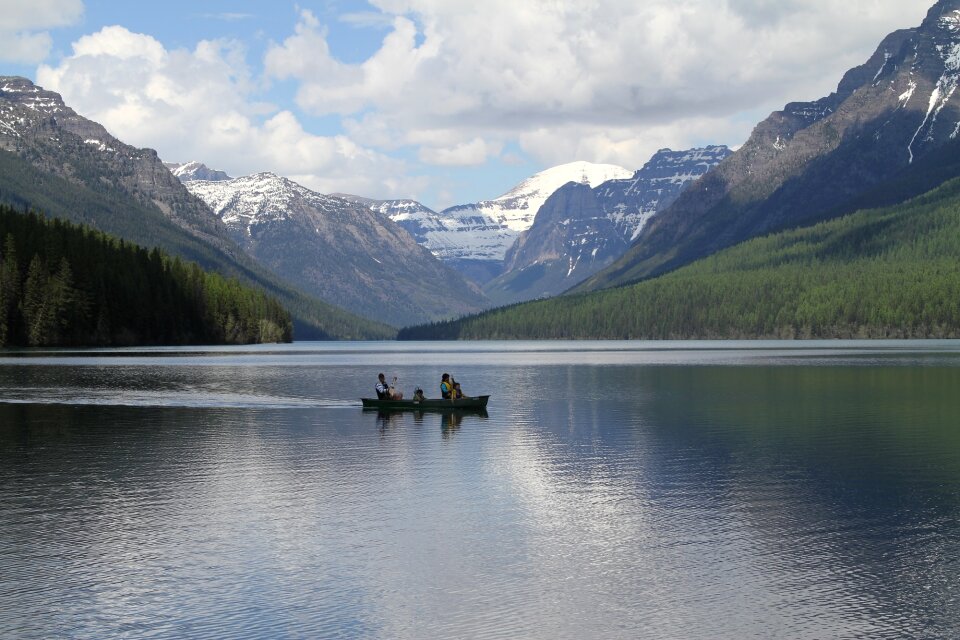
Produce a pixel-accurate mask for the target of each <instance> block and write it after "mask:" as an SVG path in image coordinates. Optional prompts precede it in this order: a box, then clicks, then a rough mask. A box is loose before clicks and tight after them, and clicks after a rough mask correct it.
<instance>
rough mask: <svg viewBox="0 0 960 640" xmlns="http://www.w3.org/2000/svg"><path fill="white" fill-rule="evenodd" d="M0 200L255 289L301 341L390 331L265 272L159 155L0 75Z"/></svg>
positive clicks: (18, 79)
mask: <svg viewBox="0 0 960 640" xmlns="http://www.w3.org/2000/svg"><path fill="white" fill-rule="evenodd" d="M0 201H3V202H6V203H10V204H13V205H15V206H17V207H20V208H25V207H34V208H37V209H40V210H42V211H43V212H44V214H45V215H47V216H49V217H53V218H61V219H65V220H70V221H73V222H78V223H83V224H86V225H89V226H92V227H94V228H97V229H99V230H101V231H104V232H106V233H110V234H112V235H114V236H117V237H119V238H122V239H124V240H126V241H129V242H135V243H137V244H139V245H142V246H143V247H147V248H149V247H161V248H163V249H164V250H166V251H167V252H169V253H170V254H172V255H176V256H180V257H182V258H185V259H187V260H191V261H194V262H196V263H198V264H200V265H201V266H202V267H204V268H205V269H208V270H215V271H217V272H219V273H221V274H223V275H226V276H229V277H237V278H239V279H240V280H241V281H242V282H244V283H246V284H251V285H254V286H256V287H258V288H261V289H263V290H265V291H267V292H269V293H270V294H271V295H274V296H276V297H277V298H278V299H279V300H280V301H281V302H282V303H283V304H284V305H285V306H286V307H287V308H288V309H290V311H291V313H292V315H293V318H294V324H295V331H296V336H297V338H298V339H311V338H312V339H329V338H341V339H349V338H384V337H387V336H389V335H390V332H389V329H388V328H387V327H384V326H382V325H380V324H379V323H374V322H372V321H370V320H367V319H364V318H360V317H358V316H355V315H353V314H349V313H347V312H345V311H343V310H342V309H339V308H336V307H334V306H332V305H329V304H326V303H324V302H321V301H320V300H318V299H316V298H311V297H309V296H307V295H305V294H304V293H303V292H302V291H300V290H296V289H294V288H293V287H291V286H290V285H289V283H287V282H284V281H282V280H281V279H280V278H279V277H277V275H276V274H274V273H270V272H269V271H268V270H267V269H265V268H264V267H263V266H262V265H261V264H260V263H258V262H257V261H256V260H254V259H253V258H252V257H250V256H249V255H247V254H246V253H245V252H244V251H243V250H242V249H241V248H240V246H238V244H237V243H236V242H234V240H233V239H232V237H231V232H230V230H229V229H228V228H227V227H226V225H224V224H223V222H221V221H220V219H219V218H217V217H216V216H215V215H213V212H212V211H210V208H209V207H207V205H206V204H204V203H203V202H202V201H201V200H200V199H199V198H197V197H196V196H194V195H193V194H191V193H190V192H189V191H188V190H187V189H186V187H185V186H184V185H183V184H182V183H181V182H180V181H179V180H178V179H177V178H176V177H174V176H173V174H172V173H171V172H170V170H169V169H168V168H167V167H165V166H164V164H163V162H161V160H160V158H159V157H158V156H157V153H156V151H154V150H153V149H139V148H136V147H133V146H131V145H128V144H125V143H124V142H122V141H120V140H118V139H117V138H115V137H113V136H112V135H110V134H109V133H108V132H107V130H106V129H105V128H104V127H103V126H101V125H100V124H98V123H96V122H93V121H92V120H88V119H87V118H84V117H83V116H81V115H79V114H77V113H76V112H75V111H74V110H73V109H71V108H70V107H69V106H67V105H66V104H64V102H63V99H62V97H61V96H60V95H59V94H57V93H54V92H52V91H45V90H44V89H42V88H40V87H38V86H36V85H35V84H33V83H32V82H31V81H30V80H27V79H26V78H21V77H4V76H0Z"/></svg>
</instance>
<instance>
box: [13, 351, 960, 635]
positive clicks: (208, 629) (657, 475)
mask: <svg viewBox="0 0 960 640" xmlns="http://www.w3.org/2000/svg"><path fill="white" fill-rule="evenodd" d="M361 351H363V349H361ZM564 354H566V360H564V361H561V359H560V356H558V355H556V354H553V355H552V356H551V358H552V359H551V361H550V362H549V363H548V364H544V365H542V366H531V365H530V363H529V362H528V359H529V358H530V357H531V356H530V355H529V354H524V355H522V356H516V358H517V360H516V362H521V361H522V366H514V364H511V363H512V362H514V357H515V356H514V355H513V354H510V353H506V354H502V355H501V356H500V357H499V360H500V361H501V362H499V363H497V362H492V361H493V360H494V359H495V358H494V355H495V354H491V353H489V352H484V353H482V354H481V356H480V357H479V359H477V360H474V359H472V358H473V356H472V355H471V353H470V352H469V351H468V352H467V353H458V354H448V356H447V358H448V361H450V362H456V366H457V371H458V373H459V372H461V371H462V376H463V378H464V379H469V380H470V381H471V390H473V389H477V390H478V391H484V392H485V391H487V390H496V391H497V392H498V393H497V394H495V395H494V396H493V398H492V400H491V413H490V415H487V414H486V413H463V412H451V413H442V412H441V413H431V412H390V413H385V412H370V411H363V410H362V409H361V407H360V406H359V401H358V398H359V396H360V393H361V392H360V391H358V390H361V389H363V390H366V389H368V388H369V380H370V379H371V378H372V377H373V376H375V375H376V373H377V372H378V370H379V369H380V368H381V367H380V365H379V364H371V365H367V364H365V363H364V362H365V360H366V359H369V360H373V359H374V358H373V354H371V353H366V352H364V357H363V358H361V359H360V360H358V361H357V362H355V363H353V364H352V365H351V366H348V367H341V366H328V365H326V364H323V363H320V364H318V363H316V362H315V363H313V364H310V365H309V366H304V365H303V364H302V363H299V364H294V365H292V364H290V363H285V364H284V365H283V366H273V365H271V364H269V363H270V362H272V361H273V360H272V359H273V358H282V357H283V354H282V353H279V352H278V353H272V354H271V355H270V356H269V358H270V359H268V360H266V361H265V364H251V363H250V362H247V363H246V364H243V365H238V364H236V363H234V364H229V365H223V364H217V365H213V364H210V363H209V362H208V363H206V364H204V365H203V366H194V365H191V364H189V363H185V362H181V363H180V364H170V363H167V364H165V365H164V366H158V367H152V366H139V365H131V366H126V365H124V366H119V365H117V364H107V365H99V364H98V365H96V366H91V367H88V366H81V367H71V366H66V365H64V364H63V363H61V364H58V365H50V366H45V365H32V366H31V367H28V368H23V367H20V366H13V367H7V366H3V365H0V515H2V517H0V575H2V576H3V579H2V580H0V637H17V638H41V637H121V636H136V637H147V636H159V637H185V636H186V637H189V636H196V635H203V636H220V637H227V636H229V637H241V638H242V637H282V636H287V637H290V636H300V637H343V636H346V637H390V638H421V637H528V638H583V637H605V638H618V637H622V638H635V637H644V636H645V637H658V638H660V637H662V638H686V637H710V638H741V637H790V638H822V637H837V638H840V637H850V638H852V637H871V638H898V637H957V636H958V635H960V634H958V632H960V629H958V624H960V604H958V601H957V599H956V597H955V594H956V593H957V592H958V591H960V566H958V562H960V561H958V558H960V554H958V551H960V433H958V431H957V428H956V426H957V424H960V397H958V396H957V393H956V390H957V389H958V388H960V366H957V365H956V364H946V365H945V364H943V363H942V361H941V360H940V359H936V358H934V359H932V360H930V359H927V360H925V361H924V364H923V366H913V365H912V364H910V363H909V361H900V362H894V363H893V364H891V362H890V361H889V360H885V361H884V362H883V363H882V364H878V363H876V362H873V361H872V360H871V363H870V364H869V365H863V364H862V363H861V364H855V363H851V360H850V356H849V355H848V354H847V355H844V356H843V357H844V358H845V359H844V361H843V363H841V364H839V365H838V364H837V363H833V364H831V365H829V366H824V365H823V362H822V359H823V357H824V356H823V355H822V354H819V353H818V355H817V356H816V358H815V359H814V360H813V361H803V360H802V359H801V360H795V361H792V362H790V363H784V362H777V363H774V364H770V363H767V364H763V365H758V364H756V363H753V364H750V365H749V366H716V365H715V364H709V365H704V364H702V362H703V361H704V360H708V359H709V358H708V357H706V356H698V355H697V354H694V353H692V352H688V353H685V354H684V356H683V358H682V359H683V360H688V359H689V360H696V359H697V358H698V357H699V358H700V362H701V364H698V365H697V366H689V365H688V364H686V363H685V362H679V363H678V362H673V363H671V364H663V363H660V364H657V365H656V366H651V365H650V364H649V363H645V362H625V360H626V359H627V358H626V357H625V356H624V355H623V354H612V355H611V362H609V363H607V364H597V361H598V360H599V359H600V358H601V356H602V355H603V353H599V354H598V352H597V351H591V352H590V354H589V356H583V359H585V360H589V361H588V362H586V363H583V362H580V359H581V356H580V355H577V354H576V353H571V352H569V351H564ZM139 357H144V358H147V357H149V354H141V355H140V356H139ZM165 357H168V356H165ZM231 357H233V356H231ZM295 357H296V358H301V357H306V356H304V355H303V354H299V355H297V356H295ZM433 357H435V358H437V359H439V357H440V354H439V353H436V352H435V353H434V356H433ZM870 357H871V358H873V357H874V355H871V356H870ZM914 357H916V354H911V355H910V356H909V358H911V359H912V358H914ZM168 358H169V359H175V358H172V357H168ZM187 359H189V358H187ZM525 359H526V360H525ZM854 360H855V358H854ZM198 369H202V370H198ZM24 373H26V375H21V374H24ZM398 374H399V375H400V376H401V378H402V379H405V380H413V381H419V380H431V379H435V378H436V367H435V366H434V365H432V364H430V363H427V364H416V365H405V366H404V367H398ZM544 389H549V393H545V392H544ZM501 390H502V391H501ZM31 395H32V396H33V397H35V398H36V399H37V400H38V402H36V403H31V402H30V399H31ZM11 398H12V399H13V402H11V401H9V400H10V399H11ZM225 398H232V400H231V401H230V402H228V403H226V404H225V405H224V406H217V404H216V403H217V402H220V401H222V400H223V399H225ZM131 399H132V400H131ZM293 400H295V401H293ZM163 401H169V402H171V403H175V406H170V405H163V404H159V403H161V402H163ZM438 434H439V437H438Z"/></svg>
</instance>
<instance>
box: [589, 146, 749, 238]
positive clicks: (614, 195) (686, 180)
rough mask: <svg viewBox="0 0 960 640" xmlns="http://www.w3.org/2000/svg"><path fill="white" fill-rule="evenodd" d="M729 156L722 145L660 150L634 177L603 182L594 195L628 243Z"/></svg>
mask: <svg viewBox="0 0 960 640" xmlns="http://www.w3.org/2000/svg"><path fill="white" fill-rule="evenodd" d="M731 153H732V151H730V149H729V148H728V147H725V146H723V145H717V146H708V147H703V148H699V149H688V150H686V151H672V150H670V149H660V151H658V152H657V153H656V154H655V155H654V156H653V157H652V158H650V160H649V161H648V162H647V163H646V164H645V165H644V166H643V168H642V169H640V170H638V171H637V172H636V173H635V174H633V176H631V177H630V178H628V179H626V180H609V181H607V182H604V183H603V184H602V185H600V186H599V187H597V189H596V190H595V192H594V193H595V194H596V196H597V199H598V200H599V202H600V208H601V209H602V210H603V212H604V213H605V214H606V215H607V217H608V218H610V219H611V220H612V221H613V223H614V225H615V227H616V229H617V232H618V233H619V235H620V236H621V237H622V238H623V239H624V240H625V241H626V242H627V243H631V242H633V241H634V240H636V239H637V237H638V236H639V235H640V232H641V231H643V228H644V227H645V226H646V225H647V223H648V222H650V219H651V218H653V216H654V215H656V214H657V212H659V211H663V210H664V209H666V208H667V207H668V206H670V205H671V204H673V201H674V200H676V199H677V198H678V197H679V196H680V194H681V193H682V192H683V190H684V189H685V188H686V187H688V186H689V185H690V183H692V182H693V181H694V180H697V179H698V178H700V176H702V175H703V174H705V173H706V172H707V171H709V170H710V169H712V168H713V167H715V166H717V165H718V164H720V162H721V161H723V160H724V159H726V158H727V156H729V155H730V154H731Z"/></svg>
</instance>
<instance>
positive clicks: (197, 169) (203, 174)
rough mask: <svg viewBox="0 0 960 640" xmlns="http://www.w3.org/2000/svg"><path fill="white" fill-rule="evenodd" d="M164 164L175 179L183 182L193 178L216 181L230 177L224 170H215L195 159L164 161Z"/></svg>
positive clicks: (190, 180)
mask: <svg viewBox="0 0 960 640" xmlns="http://www.w3.org/2000/svg"><path fill="white" fill-rule="evenodd" d="M164 166H166V167H167V168H168V169H170V172H171V173H173V175H175V176H176V177H177V179H179V180H180V182H183V183H187V182H192V181H194V180H206V181H211V182H216V181H221V180H230V179H231V178H230V176H228V175H227V174H226V173H225V172H223V171H215V170H213V169H211V168H210V167H208V166H207V165H205V164H203V163H202V162H197V161H196V160H193V161H191V162H187V163H184V164H178V163H175V162H165V163H164Z"/></svg>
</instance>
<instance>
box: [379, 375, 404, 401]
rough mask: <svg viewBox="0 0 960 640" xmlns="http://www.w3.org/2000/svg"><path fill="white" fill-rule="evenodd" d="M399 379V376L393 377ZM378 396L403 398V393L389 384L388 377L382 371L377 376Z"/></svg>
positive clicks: (386, 398)
mask: <svg viewBox="0 0 960 640" xmlns="http://www.w3.org/2000/svg"><path fill="white" fill-rule="evenodd" d="M393 381H394V382H396V381H397V377H396V376H394V377H393ZM376 389H377V397H378V398H379V399H381V400H403V394H402V393H400V392H399V391H397V390H396V389H395V388H394V386H393V385H392V384H387V379H386V377H385V376H384V375H383V374H382V373H381V374H380V375H378V376H377V386H376Z"/></svg>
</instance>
